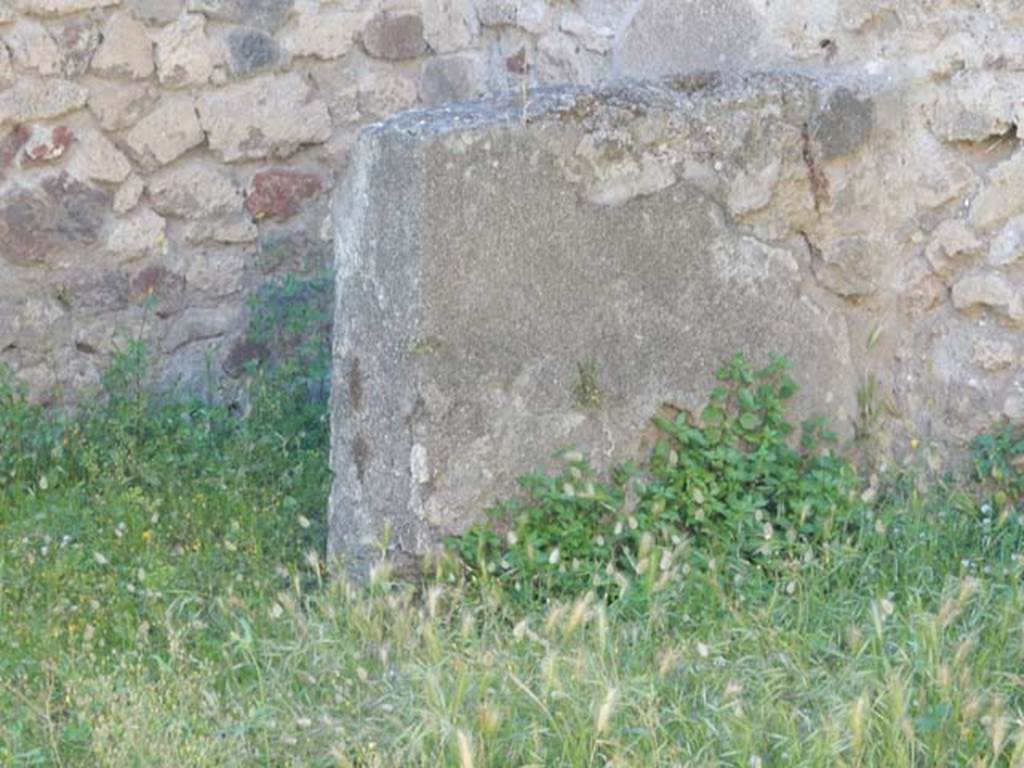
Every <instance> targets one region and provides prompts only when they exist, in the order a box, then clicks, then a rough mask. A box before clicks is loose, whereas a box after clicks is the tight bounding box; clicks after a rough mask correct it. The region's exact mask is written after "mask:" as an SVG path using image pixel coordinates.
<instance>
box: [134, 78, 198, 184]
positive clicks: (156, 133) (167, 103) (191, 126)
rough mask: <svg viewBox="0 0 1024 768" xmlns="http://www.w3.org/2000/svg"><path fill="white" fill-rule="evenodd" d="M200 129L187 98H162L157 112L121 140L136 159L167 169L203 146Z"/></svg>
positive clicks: (189, 98) (191, 102)
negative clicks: (189, 151)
mask: <svg viewBox="0 0 1024 768" xmlns="http://www.w3.org/2000/svg"><path fill="white" fill-rule="evenodd" d="M203 138H204V136H203V129H202V127H201V126H200V124H199V118H198V117H197V115H196V106H195V103H194V102H193V101H192V97H190V96H164V97H163V98H162V99H161V100H160V103H159V104H158V105H157V108H156V109H154V110H153V111H152V112H151V113H150V114H148V115H147V116H146V117H145V118H143V119H142V120H140V121H139V122H138V123H137V124H136V125H135V127H134V128H132V129H131V130H130V131H129V132H128V134H127V135H126V136H125V138H124V143H125V146H126V147H127V148H128V150H129V151H130V152H131V153H132V154H133V155H134V156H135V159H136V160H137V161H138V162H140V163H141V164H143V165H144V166H146V167H147V168H154V167H156V166H160V165H166V164H167V163H169V162H171V161H172V160H176V159H177V158H179V157H181V156H182V155H183V154H185V153H186V152H188V150H190V149H192V147H195V146H198V145H199V144H202V143H203Z"/></svg>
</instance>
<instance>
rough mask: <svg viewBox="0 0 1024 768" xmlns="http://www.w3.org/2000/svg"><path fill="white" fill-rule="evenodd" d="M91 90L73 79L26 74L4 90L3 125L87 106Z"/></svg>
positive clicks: (0, 98) (1, 103)
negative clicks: (43, 77)
mask: <svg viewBox="0 0 1024 768" xmlns="http://www.w3.org/2000/svg"><path fill="white" fill-rule="evenodd" d="M88 96H89V92H88V91H87V90H86V89H85V88H83V87H82V86H80V85H77V84H75V83H72V82H71V81H70V80H60V79H48V80H41V79H38V78H35V77H28V76H23V77H19V78H17V79H16V80H15V81H14V85H12V86H11V87H10V88H8V89H7V90H5V91H3V92H0V125H3V124H5V123H27V122H32V121H35V120H45V119H47V118H50V117H60V116H61V115H64V114H67V113H68V112H72V111H74V110H76V109H80V108H81V107H84V106H85V102H86V99H87V98H88Z"/></svg>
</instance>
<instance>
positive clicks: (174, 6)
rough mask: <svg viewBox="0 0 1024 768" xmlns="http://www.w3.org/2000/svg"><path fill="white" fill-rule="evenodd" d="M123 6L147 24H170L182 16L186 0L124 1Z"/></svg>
mask: <svg viewBox="0 0 1024 768" xmlns="http://www.w3.org/2000/svg"><path fill="white" fill-rule="evenodd" d="M122 6H123V7H124V8H126V9H127V10H130V11H132V13H134V14H135V16H136V18H138V19H139V20H140V21H144V22H146V23H147V24H169V23H170V22H172V21H174V20H175V19H176V18H178V17H179V16H180V15H181V11H182V9H184V7H185V3H184V0H122Z"/></svg>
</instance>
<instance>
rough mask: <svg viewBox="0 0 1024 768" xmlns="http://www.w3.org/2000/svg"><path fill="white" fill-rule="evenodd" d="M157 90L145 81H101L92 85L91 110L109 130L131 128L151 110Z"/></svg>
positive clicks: (105, 128) (90, 91)
mask: <svg viewBox="0 0 1024 768" xmlns="http://www.w3.org/2000/svg"><path fill="white" fill-rule="evenodd" d="M157 98H158V94H157V91H156V89H155V88H153V87H151V86H149V85H144V84H142V83H114V82H109V81H107V82H100V83H96V84H94V85H93V86H92V87H91V88H90V89H89V111H90V112H92V113H93V114H94V115H95V116H96V119H97V120H98V121H99V123H100V126H101V127H102V128H103V129H104V130H107V131H120V130H123V129H125V128H131V127H132V126H133V125H135V124H136V123H137V122H138V121H139V119H140V118H142V116H143V115H145V114H146V113H147V112H149V111H150V109H151V108H152V106H153V104H154V103H155V102H156V100H157Z"/></svg>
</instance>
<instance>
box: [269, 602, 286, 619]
mask: <svg viewBox="0 0 1024 768" xmlns="http://www.w3.org/2000/svg"><path fill="white" fill-rule="evenodd" d="M283 613H284V608H282V607H281V604H280V603H274V604H273V605H272V606H270V618H272V619H279V618H281V615H282V614H283Z"/></svg>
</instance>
